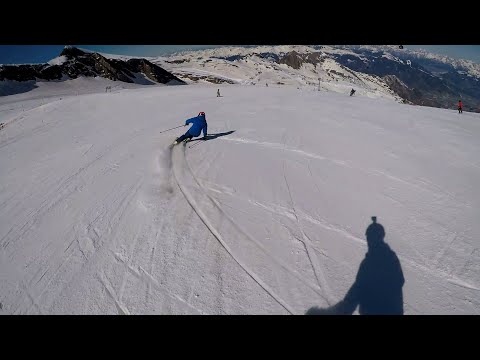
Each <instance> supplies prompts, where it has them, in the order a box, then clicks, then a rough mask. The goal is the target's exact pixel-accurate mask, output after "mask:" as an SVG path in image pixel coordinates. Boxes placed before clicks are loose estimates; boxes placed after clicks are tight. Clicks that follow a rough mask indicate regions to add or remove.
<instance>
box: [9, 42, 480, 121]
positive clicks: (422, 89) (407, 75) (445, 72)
mask: <svg viewBox="0 0 480 360" xmlns="http://www.w3.org/2000/svg"><path fill="white" fill-rule="evenodd" d="M79 54H80V55H79ZM85 58H87V59H90V61H91V63H90V64H88V63H87V64H86V63H85V61H84V59H85ZM154 65H157V67H155V68H154ZM25 66H27V65H22V66H17V67H12V66H8V67H6V66H4V67H1V68H0V80H1V79H10V80H19V79H20V80H27V79H30V80H31V79H32V78H33V77H34V76H37V77H38V74H41V75H42V76H43V77H44V78H46V79H47V80H51V79H63V78H65V77H67V78H68V77H75V76H92V75H95V76H101V77H105V78H107V79H111V80H119V81H123V82H134V83H139V84H151V83H152V81H153V82H160V83H165V82H168V83H178V82H179V81H184V82H185V83H188V84H196V83H211V84H240V85H256V86H274V87H275V86H291V87H295V88H298V89H300V90H320V91H332V92H338V93H344V94H347V93H349V92H350V90H351V89H352V88H354V89H355V90H356V96H366V97H370V98H387V99H391V100H394V101H397V102H403V103H410V104H417V105H424V106H432V107H440V108H450V109H452V108H455V106H456V104H457V102H458V100H459V99H461V100H462V101H463V103H464V109H465V110H466V111H474V112H480V95H479V94H480V81H479V80H480V64H476V63H474V62H472V61H467V60H458V59H452V58H449V57H447V56H441V55H435V54H431V53H428V52H426V51H422V50H417V51H412V50H408V49H399V47H398V46H373V45H362V46H321V45H312V46H305V45H288V46H287V45H282V46H255V47H251V46H249V47H221V48H214V49H205V50H197V51H185V52H181V53H177V54H173V55H169V56H160V57H148V58H143V59H142V58H140V57H132V56H123V55H114V54H98V53H94V52H91V51H88V50H84V49H76V48H67V49H66V50H64V52H62V54H60V56H59V57H58V58H55V59H53V60H51V61H50V62H49V64H45V65H41V66H37V67H38V68H35V69H34V70H32V68H31V67H32V66H34V65H31V66H30V68H24V67H25ZM65 68H68V69H67V70H65ZM117 68H118V69H117ZM20 69H21V71H20ZM62 69H64V70H62ZM153 69H154V70H153ZM163 69H165V70H166V71H165V70H163ZM35 71H36V73H35ZM18 73H21V74H23V75H22V76H17V75H15V74H18ZM12 74H13V75H12ZM35 74H37V75H35ZM7 85H8V86H10V87H11V86H12V85H11V84H3V85H2V84H0V89H1V87H2V86H3V87H4V88H5V87H7ZM18 89H19V90H18V91H19V92H22V91H27V90H29V89H30V88H29V87H28V86H26V85H22V86H18ZM0 92H1V91H0ZM4 92H5V91H4Z"/></svg>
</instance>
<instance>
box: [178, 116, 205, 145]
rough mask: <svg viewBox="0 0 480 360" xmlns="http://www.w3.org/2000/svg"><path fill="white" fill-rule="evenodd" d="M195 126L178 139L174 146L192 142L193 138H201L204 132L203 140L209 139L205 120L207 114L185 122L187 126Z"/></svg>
mask: <svg viewBox="0 0 480 360" xmlns="http://www.w3.org/2000/svg"><path fill="white" fill-rule="evenodd" d="M189 124H193V125H192V127H191V128H190V129H188V131H187V132H186V133H185V134H183V135H182V136H180V137H178V138H177V139H176V140H175V141H174V143H173V145H177V144H178V143H180V142H182V141H184V140H191V139H192V138H193V137H197V136H200V133H201V132H202V131H203V139H205V138H206V137H207V119H206V118H205V113H204V112H203V111H201V112H199V113H198V116H195V117H193V118H191V119H188V120H187V121H185V125H184V126H187V125H189Z"/></svg>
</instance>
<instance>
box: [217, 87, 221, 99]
mask: <svg viewBox="0 0 480 360" xmlns="http://www.w3.org/2000/svg"><path fill="white" fill-rule="evenodd" d="M217 97H220V89H217Z"/></svg>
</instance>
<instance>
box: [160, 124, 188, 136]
mask: <svg viewBox="0 0 480 360" xmlns="http://www.w3.org/2000/svg"><path fill="white" fill-rule="evenodd" d="M182 126H184V125H180V126H176V127H174V128H171V129H168V130H163V131H160V134H161V133H164V132H167V131H170V130H173V129H178V128H179V127H182Z"/></svg>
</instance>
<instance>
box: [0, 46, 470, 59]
mask: <svg viewBox="0 0 480 360" xmlns="http://www.w3.org/2000/svg"><path fill="white" fill-rule="evenodd" d="M76 46H78V47H81V48H85V49H90V50H93V51H98V52H104V53H110V54H119V55H132V56H158V55H165V54H169V53H172V52H176V51H181V50H187V49H192V50H196V49H206V48H211V47H217V46H216V45H76ZM63 47H64V45H0V64H22V63H23V64H28V63H44V62H47V61H49V60H51V59H53V58H54V57H56V56H58V54H59V53H60V52H61V51H62V49H63ZM405 48H406V49H420V48H423V49H425V50H427V51H429V52H432V53H437V54H442V55H448V56H451V57H454V58H461V59H468V60H473V61H475V62H477V63H480V45H405Z"/></svg>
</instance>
